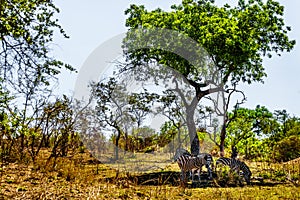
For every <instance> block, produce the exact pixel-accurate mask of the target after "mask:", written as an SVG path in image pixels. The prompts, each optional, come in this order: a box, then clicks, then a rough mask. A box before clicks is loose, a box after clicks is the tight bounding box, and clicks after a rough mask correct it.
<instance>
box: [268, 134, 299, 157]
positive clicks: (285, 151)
mask: <svg viewBox="0 0 300 200" xmlns="http://www.w3.org/2000/svg"><path fill="white" fill-rule="evenodd" d="M273 154H274V159H275V160H276V161H278V162H280V161H283V162H286V161H289V160H293V159H295V158H298V157H300V138H299V137H298V136H296V135H292V136H290V137H287V138H284V139H282V140H281V141H279V142H278V144H277V145H276V146H275V147H274V151H273Z"/></svg>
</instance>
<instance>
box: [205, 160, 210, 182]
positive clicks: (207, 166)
mask: <svg viewBox="0 0 300 200" xmlns="http://www.w3.org/2000/svg"><path fill="white" fill-rule="evenodd" d="M205 167H206V169H207V172H208V179H209V180H211V179H212V169H211V168H210V163H208V164H206V165H205Z"/></svg>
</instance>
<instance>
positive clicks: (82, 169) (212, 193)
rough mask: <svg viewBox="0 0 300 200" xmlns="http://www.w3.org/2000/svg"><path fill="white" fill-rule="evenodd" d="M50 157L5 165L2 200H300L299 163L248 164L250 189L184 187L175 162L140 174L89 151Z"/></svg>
mask: <svg viewBox="0 0 300 200" xmlns="http://www.w3.org/2000/svg"><path fill="white" fill-rule="evenodd" d="M46 154H47V152H44V153H42V154H41V155H43V156H41V157H39V158H38V159H37V161H36V164H35V165H32V164H27V165H26V164H18V163H9V164H8V163H1V168H0V173H1V179H0V180H1V192H0V199H300V187H299V183H300V182H299V179H300V178H299V176H300V166H299V165H300V161H299V159H298V161H297V160H296V161H294V162H290V163H287V164H267V163H255V162H251V163H249V162H247V163H248V164H249V165H250V168H251V171H252V172H253V177H255V178H254V179H252V184H251V185H250V186H247V185H242V186H237V185H233V184H231V183H230V180H229V182H228V184H223V185H222V186H220V185H219V184H217V183H218V181H220V180H217V181H212V182H207V181H205V180H203V182H202V184H200V185H199V184H198V185H195V184H191V182H189V184H188V185H187V187H185V188H184V187H181V186H180V181H179V168H178V166H177V164H176V163H171V161H170V164H168V165H167V166H166V167H165V168H164V169H160V170H159V171H153V172H150V173H143V174H137V173H133V172H132V173H130V172H127V173H126V172H120V171H118V170H116V169H111V168H110V167H109V166H108V165H105V164H101V163H100V162H99V161H97V160H96V159H94V158H93V157H91V156H90V155H89V154H88V153H83V154H76V155H75V156H73V157H69V158H57V160H56V163H55V164H54V162H53V160H51V161H50V162H47V161H46V160H45V159H44V158H43V157H46V156H45V155H46ZM204 171H205V170H204ZM204 174H205V173H204ZM257 177H259V178H257ZM227 178H228V177H227ZM221 182H222V181H221ZM221 182H219V183H221Z"/></svg>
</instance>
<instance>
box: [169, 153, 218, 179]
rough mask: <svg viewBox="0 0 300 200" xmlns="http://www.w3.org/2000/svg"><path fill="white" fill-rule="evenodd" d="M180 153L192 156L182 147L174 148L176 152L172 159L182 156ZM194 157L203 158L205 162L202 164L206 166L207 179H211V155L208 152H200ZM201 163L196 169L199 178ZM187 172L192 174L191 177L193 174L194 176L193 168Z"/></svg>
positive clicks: (212, 166)
mask: <svg viewBox="0 0 300 200" xmlns="http://www.w3.org/2000/svg"><path fill="white" fill-rule="evenodd" d="M182 155H185V156H188V157H194V156H192V154H190V152H188V151H187V150H185V149H183V148H179V149H177V150H176V154H175V156H174V160H175V161H176V160H178V158H179V157H180V156H182ZM196 157H198V158H199V159H202V158H204V160H205V163H204V164H203V165H205V167H206V169H207V171H208V175H209V179H211V178H212V169H213V168H214V165H213V158H212V156H211V155H210V154H208V153H200V154H198V155H197V156H196ZM194 158H195V157H194ZM203 165H201V168H198V169H197V170H198V176H199V178H200V172H201V171H202V166H203ZM189 172H190V176H192V178H193V176H194V174H193V170H190V171H189Z"/></svg>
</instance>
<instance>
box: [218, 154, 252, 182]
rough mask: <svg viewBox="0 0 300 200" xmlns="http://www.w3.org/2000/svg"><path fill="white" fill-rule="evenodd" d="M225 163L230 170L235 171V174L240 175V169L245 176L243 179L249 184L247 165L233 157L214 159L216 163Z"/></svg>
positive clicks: (249, 175)
mask: <svg viewBox="0 0 300 200" xmlns="http://www.w3.org/2000/svg"><path fill="white" fill-rule="evenodd" d="M219 164H222V165H227V166H229V167H230V170H232V171H235V172H236V173H237V174H239V175H240V171H242V175H243V176H244V178H245V181H246V182H247V184H248V185H249V184H250V178H251V175H252V173H251V171H250V169H249V167H248V166H247V165H246V164H245V163H244V162H242V161H239V160H236V159H233V158H224V157H222V158H219V159H218V160H217V161H216V165H219Z"/></svg>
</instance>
